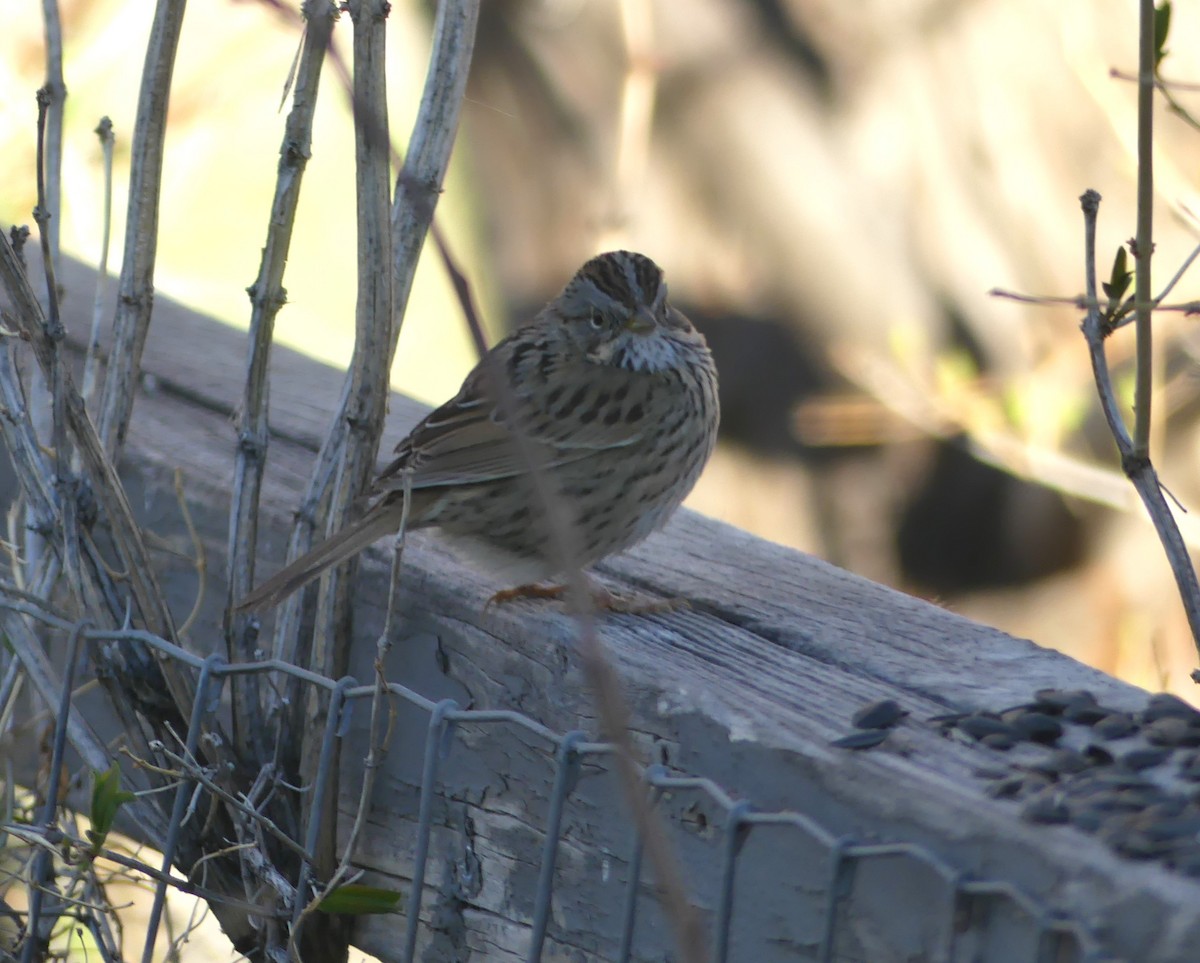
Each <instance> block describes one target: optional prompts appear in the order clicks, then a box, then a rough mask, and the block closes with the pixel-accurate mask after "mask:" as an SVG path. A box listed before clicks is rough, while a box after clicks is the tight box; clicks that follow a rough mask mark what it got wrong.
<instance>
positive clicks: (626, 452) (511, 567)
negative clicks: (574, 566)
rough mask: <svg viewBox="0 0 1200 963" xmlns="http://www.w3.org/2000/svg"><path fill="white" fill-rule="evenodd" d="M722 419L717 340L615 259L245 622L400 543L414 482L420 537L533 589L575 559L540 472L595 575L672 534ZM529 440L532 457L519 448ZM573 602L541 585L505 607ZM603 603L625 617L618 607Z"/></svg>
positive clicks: (405, 446) (481, 381)
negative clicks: (561, 542) (432, 533)
mask: <svg viewBox="0 0 1200 963" xmlns="http://www.w3.org/2000/svg"><path fill="white" fill-rule="evenodd" d="M501 376H502V377H503V378H504V379H505V380H506V381H507V383H508V384H507V390H505V391H494V390H492V388H491V387H490V386H491V385H492V384H493V382H492V381H491V379H492V378H494V377H501ZM718 419H719V409H718V405H717V369H716V368H715V366H714V365H713V361H712V356H711V355H710V354H709V351H708V347H707V346H706V345H705V343H704V338H703V336H702V335H700V334H699V333H698V332H697V331H696V329H695V328H693V327H692V325H691V322H689V321H688V319H687V318H686V317H684V316H683V315H682V314H680V313H679V312H678V311H676V310H675V309H674V308H672V307H671V306H670V305H669V304H668V303H667V285H666V282H665V281H664V280H663V275H662V271H661V270H660V269H659V267H658V266H657V265H656V264H655V263H654V262H653V261H651V260H650V259H649V258H647V257H645V256H644V255H641V254H632V253H630V252H628V251H615V252H613V253H610V254H601V255H600V256H598V257H594V258H592V259H591V260H590V261H588V262H587V263H586V264H585V265H584V266H583V267H581V268H580V269H579V271H578V273H577V274H576V275H575V276H574V277H573V278H572V279H571V281H570V283H568V284H567V286H566V287H565V288H564V289H563V291H562V293H561V294H560V295H559V296H558V297H557V298H555V299H554V300H553V301H551V302H550V304H549V305H547V306H546V308H545V309H543V310H542V312H541V313H540V314H539V315H538V316H537V318H536V319H535V320H534V321H533V322H532V323H531V324H528V325H526V326H524V327H522V328H520V329H519V330H517V331H516V332H514V333H513V334H512V335H510V336H509V337H507V338H505V339H504V340H503V341H501V342H500V343H499V344H497V345H496V346H495V347H494V348H492V350H491V351H490V352H488V355H487V357H485V358H484V359H483V360H482V361H481V362H480V363H479V364H478V365H477V366H476V367H475V369H474V370H473V371H472V372H471V373H470V374H469V375H468V376H467V379H466V381H464V382H463V386H462V388H461V389H460V390H459V392H458V394H457V395H455V397H454V398H452V399H451V400H450V401H448V402H446V403H445V404H444V405H442V406H441V407H440V408H438V409H437V410H436V411H433V412H431V413H430V414H429V415H428V416H426V418H425V419H424V420H423V421H421V422H420V424H418V425H417V426H416V427H415V428H414V429H413V430H412V432H410V433H409V435H408V437H407V438H405V439H404V440H403V441H402V442H400V444H399V445H398V446H397V447H396V457H395V459H394V460H393V461H392V462H391V464H389V465H388V466H387V467H386V468H384V470H383V471H382V472H381V473H380V475H379V477H378V478H377V479H376V480H375V484H374V486H373V491H372V493H371V495H372V501H371V504H370V507H369V508H367V510H366V512H365V514H364V515H363V517H362V518H360V519H359V520H358V521H356V522H354V523H353V524H351V525H349V526H348V527H347V528H345V529H343V530H342V531H340V532H338V533H337V534H335V535H333V536H331V537H330V538H329V539H327V540H326V541H324V542H322V543H321V544H320V545H318V546H317V547H316V548H314V549H313V550H312V551H311V552H309V553H308V554H307V555H305V556H303V557H302V558H300V559H298V560H297V561H295V562H293V563H292V564H291V565H289V566H288V567H287V568H285V569H284V570H283V571H281V572H279V573H278V574H277V575H275V576H274V577H273V578H271V579H268V580H267V581H266V582H264V583H263V584H262V585H260V586H259V587H258V588H257V589H256V590H255V591H253V592H252V593H251V594H250V595H248V596H247V597H246V598H245V599H243V600H242V602H241V603H240V605H239V608H258V607H262V606H265V605H271V604H275V603H277V602H279V601H280V600H281V599H283V598H284V597H285V596H287V595H289V594H290V593H291V592H294V591H295V590H296V589H298V588H300V587H301V586H302V585H305V584H306V583H307V582H309V581H310V580H311V579H313V578H316V576H317V575H319V574H320V573H321V572H323V571H324V570H325V569H326V568H328V567H329V566H331V565H335V564H337V563H338V562H341V561H344V560H345V559H347V558H349V557H350V556H351V555H353V554H354V553H355V552H358V551H361V550H362V549H363V548H365V547H366V546H367V545H370V544H371V543H372V542H374V541H375V540H376V539H379V538H381V537H383V536H384V535H387V534H390V533H394V532H395V531H396V530H397V529H398V528H399V525H400V520H401V513H402V507H403V504H402V503H403V498H404V494H403V493H404V486H405V475H406V474H407V475H408V483H409V485H410V488H411V495H410V504H409V516H408V524H409V526H410V527H412V528H424V527H427V526H435V527H437V528H439V529H440V530H441V532H442V533H443V535H444V536H446V537H448V538H449V539H450V540H451V542H452V543H457V546H458V547H460V548H461V550H462V551H463V553H464V554H465V555H466V556H467V557H468V560H474V561H476V562H481V563H482V564H483V565H484V567H485V568H487V569H488V570H489V571H491V572H493V573H495V574H499V575H501V576H502V577H504V578H506V579H511V580H513V581H522V582H532V581H535V580H537V579H542V578H547V577H549V576H552V575H554V574H555V573H557V572H561V571H562V570H563V568H564V567H565V564H564V563H565V561H566V560H563V559H560V558H557V557H556V554H557V553H556V552H555V551H554V549H553V548H552V544H553V542H552V538H551V533H550V531H549V528H548V524H547V522H546V512H545V511H544V510H543V508H542V506H540V505H539V504H537V503H536V499H535V498H534V494H533V488H532V484H531V482H530V477H529V472H530V463H531V462H533V463H534V464H537V465H538V466H539V467H540V469H541V470H543V471H545V473H546V475H545V477H546V479H547V481H548V482H549V483H550V485H551V486H552V488H553V489H554V490H555V491H556V492H557V494H558V495H559V496H560V497H561V498H562V499H563V500H564V503H565V505H566V506H567V507H568V508H569V509H570V512H571V515H572V521H573V522H574V524H575V526H576V535H575V539H574V541H575V543H576V549H577V551H578V553H579V557H578V558H576V559H574V560H573V561H575V562H576V563H578V564H579V565H581V566H586V565H589V564H591V563H593V562H596V561H598V560H600V559H602V558H605V557H606V556H608V555H611V554H613V553H614V552H619V551H621V550H622V549H625V548H628V547H629V546H630V545H633V544H634V543H636V542H638V541H641V539H643V538H645V537H646V536H647V535H649V534H650V533H651V532H653V531H654V530H655V529H657V528H660V527H661V526H662V525H663V524H665V523H666V521H667V519H668V518H669V517H670V516H671V514H672V513H673V512H674V511H675V509H676V508H678V507H679V503H680V502H682V501H683V499H684V496H685V495H687V493H688V492H689V491H690V490H691V488H692V486H693V485H694V484H695V483H696V479H697V478H698V477H699V475H700V471H701V469H702V468H703V467H704V463H705V462H706V461H707V460H708V456H709V454H711V452H712V450H713V444H714V442H715V441H716V437H717V421H718ZM513 432H519V433H520V434H521V435H522V436H524V439H525V440H526V442H527V444H522V445H518V444H516V443H515V442H514V439H513V437H512V433H513ZM531 456H532V457H531ZM558 591H560V590H557V589H550V590H546V589H541V588H539V587H537V586H532V585H528V586H522V587H521V588H519V589H514V590H509V591H505V592H500V593H498V594H497V596H496V598H497V599H508V598H514V597H517V596H520V595H549V594H557V592H558ZM598 598H599V600H600V601H601V602H602V603H608V604H610V606H611V607H621V606H620V605H619V604H618V605H612V602H613V601H614V600H613V597H612V596H608V595H606V594H602V595H599V596H598Z"/></svg>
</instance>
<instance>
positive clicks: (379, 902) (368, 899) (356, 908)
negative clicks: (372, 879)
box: [317, 883, 402, 916]
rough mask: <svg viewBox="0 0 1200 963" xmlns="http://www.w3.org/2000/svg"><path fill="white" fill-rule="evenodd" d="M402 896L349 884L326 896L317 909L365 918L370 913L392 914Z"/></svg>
mask: <svg viewBox="0 0 1200 963" xmlns="http://www.w3.org/2000/svg"><path fill="white" fill-rule="evenodd" d="M401 895H402V894H400V893H397V892H393V891H392V890H390V889H382V888H380V887H378V886H363V885H362V884H360V883H348V884H347V885H345V886H339V887H337V888H336V889H333V890H330V891H329V892H328V893H326V894H325V896H324V898H323V899H322V900H321V902H320V903H319V904H318V906H317V909H319V910H321V912H322V913H348V914H349V915H351V916H365V915H367V914H368V913H391V912H392V911H393V910H395V909H396V904H397V903H399V902H400V897H401Z"/></svg>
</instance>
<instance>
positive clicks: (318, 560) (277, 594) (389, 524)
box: [235, 505, 400, 612]
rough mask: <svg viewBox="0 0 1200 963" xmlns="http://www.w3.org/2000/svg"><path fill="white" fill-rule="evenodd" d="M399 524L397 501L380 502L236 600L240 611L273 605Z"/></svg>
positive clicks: (394, 529)
mask: <svg viewBox="0 0 1200 963" xmlns="http://www.w3.org/2000/svg"><path fill="white" fill-rule="evenodd" d="M399 527H400V508H399V506H396V505H378V506H376V507H375V508H372V509H370V510H369V511H368V512H367V513H366V514H365V515H364V516H363V517H362V518H360V519H359V520H358V521H356V522H352V523H351V524H350V525H348V526H346V527H345V528H343V529H342V530H341V531H340V532H337V533H336V534H334V535H330V536H329V538H327V539H325V541H323V542H321V543H320V544H319V545H317V547H316V548H314V549H313V550H312V551H310V552H308V553H307V554H305V555H301V556H300V557H299V558H298V559H296V561H294V562H292V564H291V565H288V566H287V567H286V568H284V569H283V570H282V571H279V572H276V573H275V574H274V575H272V576H271V577H270V578H269V579H267V580H266V581H265V582H263V583H262V585H260V586H258V588H256V589H255V590H254V591H253V592H251V593H250V594H249V595H247V596H246V597H245V598H243V599H242V600H241V601H240V602H238V603H237V605H236V606H235V608H236V609H237V610H238V611H242V612H246V611H253V610H255V609H264V608H270V607H271V606H274V605H278V604H279V603H280V602H282V601H283V600H284V599H285V598H287V597H288V596H289V595H291V594H292V593H293V592H295V591H296V590H297V589H300V588H303V587H304V586H305V585H307V584H308V583H309V582H311V581H312V580H313V579H315V578H316V577H317V576H318V575H320V574H321V573H322V572H324V571H325V570H326V569H327V568H332V567H333V566H334V565H337V564H338V563H339V562H344V561H345V560H346V559H348V558H350V557H351V556H353V555H357V554H358V553H359V552H361V551H362V550H363V549H364V548H366V547H367V546H368V545H370V544H372V543H373V542H376V541H378V540H379V539H381V538H383V536H385V535H392V534H394V533H395V532H396V530H397V529H398V528H399Z"/></svg>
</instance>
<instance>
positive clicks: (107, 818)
mask: <svg viewBox="0 0 1200 963" xmlns="http://www.w3.org/2000/svg"><path fill="white" fill-rule="evenodd" d="M94 776H95V779H94V782H93V785H92V811H91V812H90V813H89V817H90V818H91V820H92V828H91V829H90V830H89V831H88V834H87V836H88V839H89V840H90V841H91V843H92V849H93V850H94V851H95V850H99V849H100V848H101V847H102V846H103V845H104V839H105V837H107V836H108V833H109V831H110V830H111V829H112V827H113V823H114V822H116V819H117V813H118V812H119V811H120V809H121V807H122V806H124V805H125V803H127V802H132V801H133V800H134V799H136V798H137V797H136V796H135V795H134V794H133V793H131V792H130V791H129V790H127V789H122V788H121V770H120V768H118V766H117V764H116V763H115V762H114V763H113V764H112V765H111V766H109V767H108V769H107V770H106V771H105V772H97V773H94Z"/></svg>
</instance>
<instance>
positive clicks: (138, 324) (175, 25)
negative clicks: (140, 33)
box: [99, 0, 185, 461]
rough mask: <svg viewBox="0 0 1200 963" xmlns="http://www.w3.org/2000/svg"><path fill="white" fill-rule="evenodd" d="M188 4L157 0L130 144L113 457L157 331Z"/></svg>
mask: <svg viewBox="0 0 1200 963" xmlns="http://www.w3.org/2000/svg"><path fill="white" fill-rule="evenodd" d="M184 7H185V0H158V3H157V4H156V5H155V8H154V20H153V22H152V24H151V27H150V41H149V43H148V44H147V47H146V60H145V64H144V66H143V67H142V79H141V89H140V91H139V93H138V108H137V119H136V121H135V122H134V127H133V143H132V145H131V147H130V153H131V159H130V167H129V207H128V210H127V212H126V215H125V252H124V256H123V258H122V260H121V279H120V282H119V284H118V295H117V316H116V320H115V321H114V323H113V345H112V351H111V352H110V353H109V357H108V370H107V373H106V374H105V378H104V391H103V392H102V393H101V399H100V415H99V435H100V439H101V441H102V442H103V445H104V450H105V452H106V453H107V454H108V456H109V458H110V459H111V460H114V461H115V460H116V457H117V455H118V453H119V452H120V450H121V448H122V447H123V446H124V444H125V432H126V431H127V430H128V429H129V417H130V415H131V414H132V412H133V402H134V396H135V395H136V393H137V380H138V372H139V369H140V368H141V364H142V348H143V347H144V346H145V344H146V333H147V332H148V331H149V329H150V312H151V309H152V307H153V303H154V261H155V256H156V254H157V251H158V210H159V193H160V188H161V184H162V163H163V146H164V142H165V140H166V134H167V103H168V100H169V99H170V94H171V75H172V71H173V70H174V66H175V51H176V48H177V47H178V45H179V34H180V31H181V29H182V27H183V11H184Z"/></svg>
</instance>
